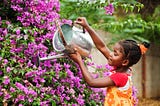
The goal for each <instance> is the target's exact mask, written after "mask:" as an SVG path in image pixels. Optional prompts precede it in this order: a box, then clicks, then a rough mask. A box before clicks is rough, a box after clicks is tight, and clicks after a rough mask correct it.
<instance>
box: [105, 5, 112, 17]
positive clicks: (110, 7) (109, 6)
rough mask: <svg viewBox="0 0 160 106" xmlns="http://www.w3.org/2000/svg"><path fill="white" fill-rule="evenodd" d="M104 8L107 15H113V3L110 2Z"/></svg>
mask: <svg viewBox="0 0 160 106" xmlns="http://www.w3.org/2000/svg"><path fill="white" fill-rule="evenodd" d="M104 9H105V11H106V14H107V15H112V14H113V12H114V6H113V4H109V5H108V6H105V7H104Z"/></svg>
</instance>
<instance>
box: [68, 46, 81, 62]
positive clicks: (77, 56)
mask: <svg viewBox="0 0 160 106" xmlns="http://www.w3.org/2000/svg"><path fill="white" fill-rule="evenodd" d="M74 49H75V51H76V52H75V53H72V54H69V57H70V58H71V59H72V60H73V61H74V62H76V63H80V62H81V61H82V57H81V55H80V54H79V53H78V51H77V49H76V48H74Z"/></svg>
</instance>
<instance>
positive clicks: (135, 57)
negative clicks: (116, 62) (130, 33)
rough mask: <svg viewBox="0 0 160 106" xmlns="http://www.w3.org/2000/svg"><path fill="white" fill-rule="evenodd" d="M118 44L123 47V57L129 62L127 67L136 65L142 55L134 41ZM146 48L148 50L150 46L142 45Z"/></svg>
mask: <svg viewBox="0 0 160 106" xmlns="http://www.w3.org/2000/svg"><path fill="white" fill-rule="evenodd" d="M119 44H120V45H121V46H122V47H123V50H124V57H125V58H126V59H128V60H129V64H128V67H130V66H132V65H134V64H136V63H137V62H138V61H139V60H140V58H141V56H142V54H141V49H140V47H139V45H138V44H137V42H136V41H134V40H121V41H119ZM142 44H143V45H144V46H145V47H146V48H149V46H150V44H149V43H147V42H143V43H142Z"/></svg>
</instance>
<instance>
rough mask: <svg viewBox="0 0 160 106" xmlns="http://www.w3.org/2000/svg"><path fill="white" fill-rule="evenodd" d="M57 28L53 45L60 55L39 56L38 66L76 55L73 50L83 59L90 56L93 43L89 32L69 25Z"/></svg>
mask: <svg viewBox="0 0 160 106" xmlns="http://www.w3.org/2000/svg"><path fill="white" fill-rule="evenodd" d="M57 27H58V28H57V30H56V32H55V34H54V36H53V39H52V45H53V48H54V50H55V51H56V52H57V53H58V54H57V55H54V56H48V57H42V58H40V57H39V56H38V57H37V62H38V65H39V62H40V61H44V60H51V59H55V58H64V57H67V55H68V54H70V53H75V50H74V49H73V48H76V49H77V52H79V53H80V55H81V56H82V57H88V56H89V54H90V52H91V49H92V47H93V41H92V39H91V37H90V35H89V34H88V32H86V31H85V30H84V29H83V28H78V27H76V26H71V25H68V24H63V25H62V26H59V25H57ZM36 64H37V63H36Z"/></svg>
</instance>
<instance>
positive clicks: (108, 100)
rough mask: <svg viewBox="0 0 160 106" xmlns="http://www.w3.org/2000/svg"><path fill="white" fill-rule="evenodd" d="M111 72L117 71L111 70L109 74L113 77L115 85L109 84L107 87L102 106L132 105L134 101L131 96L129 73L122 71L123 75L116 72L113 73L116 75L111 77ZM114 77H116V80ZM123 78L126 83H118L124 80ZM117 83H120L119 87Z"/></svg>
mask: <svg viewBox="0 0 160 106" xmlns="http://www.w3.org/2000/svg"><path fill="white" fill-rule="evenodd" d="M129 71H130V70H129ZM113 74H117V73H116V72H115V71H112V73H111V75H110V76H111V77H110V78H111V79H113V81H114V82H115V84H116V86H111V87H108V88H107V94H106V97H105V101H104V106H134V104H135V101H134V99H133V97H132V81H131V74H127V73H125V74H124V73H123V75H120V74H118V75H115V76H116V77H115V76H114V78H112V75H113ZM121 76H122V78H121ZM123 76H125V77H123ZM125 78H126V79H125ZM115 79H117V81H116V80H115ZM123 79H125V81H126V83H124V84H118V83H121V82H124V81H123ZM117 85H118V86H119V85H120V87H117ZM123 85H124V86H123Z"/></svg>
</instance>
